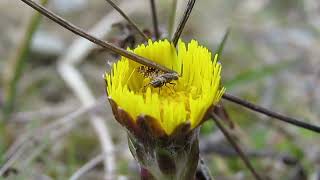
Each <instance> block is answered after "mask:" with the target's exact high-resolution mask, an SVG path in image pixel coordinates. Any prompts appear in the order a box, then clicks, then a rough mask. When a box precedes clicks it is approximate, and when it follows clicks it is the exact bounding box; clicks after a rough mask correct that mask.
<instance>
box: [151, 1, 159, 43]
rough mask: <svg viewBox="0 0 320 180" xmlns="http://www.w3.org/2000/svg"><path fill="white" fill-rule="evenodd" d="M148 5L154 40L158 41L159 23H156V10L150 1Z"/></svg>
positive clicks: (153, 2) (154, 4) (153, 3)
mask: <svg viewBox="0 0 320 180" xmlns="http://www.w3.org/2000/svg"><path fill="white" fill-rule="evenodd" d="M150 5H151V13H152V22H153V28H154V34H155V37H156V39H159V38H160V31H159V23H158V16H157V8H156V3H155V1H154V0H150Z"/></svg>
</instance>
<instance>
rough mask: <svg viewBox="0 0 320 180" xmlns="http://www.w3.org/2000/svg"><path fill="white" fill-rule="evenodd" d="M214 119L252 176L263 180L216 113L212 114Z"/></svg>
mask: <svg viewBox="0 0 320 180" xmlns="http://www.w3.org/2000/svg"><path fill="white" fill-rule="evenodd" d="M211 116H212V119H213V120H214V122H215V123H216V125H217V126H218V128H219V129H220V130H221V132H222V133H223V135H224V136H225V137H226V139H227V140H228V142H229V143H230V144H231V145H232V147H233V148H234V149H235V151H237V153H238V155H239V156H240V158H241V159H242V160H243V162H244V164H245V165H246V166H247V168H248V169H249V170H250V172H251V173H252V175H253V176H254V177H255V179H257V180H262V177H260V175H259V174H258V173H257V171H256V170H255V169H254V167H253V166H252V164H251V163H250V161H249V159H248V157H247V156H246V154H244V152H243V151H242V149H241V148H240V146H239V145H238V144H237V143H236V142H235V141H234V140H233V138H232V137H231V135H230V134H229V132H228V130H227V129H225V128H224V127H223V125H222V124H221V123H220V118H219V117H218V116H217V115H215V114H214V113H211Z"/></svg>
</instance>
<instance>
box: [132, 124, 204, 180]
mask: <svg viewBox="0 0 320 180" xmlns="http://www.w3.org/2000/svg"><path fill="white" fill-rule="evenodd" d="M198 135H199V130H198V129H195V130H194V131H191V132H190V133H188V134H185V135H182V136H181V135H180V136H178V137H173V138H164V139H158V138H157V139H156V138H150V137H147V136H146V137H145V138H142V139H141V138H137V137H135V136H133V135H132V134H130V133H128V144H129V148H130V151H131V153H132V155H133V157H134V158H135V159H136V160H137V161H138V162H139V164H140V165H141V167H142V169H141V179H145V180H151V179H152V180H153V179H154V180H160V179H168V180H190V178H191V179H193V178H194V177H195V173H196V170H197V165H198V161H199V141H198Z"/></svg>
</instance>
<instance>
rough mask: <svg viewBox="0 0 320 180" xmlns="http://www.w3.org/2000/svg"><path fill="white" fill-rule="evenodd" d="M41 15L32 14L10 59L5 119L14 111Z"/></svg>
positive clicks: (43, 2) (43, 0) (42, 0)
mask: <svg viewBox="0 0 320 180" xmlns="http://www.w3.org/2000/svg"><path fill="white" fill-rule="evenodd" d="M47 2H48V0H41V2H40V3H41V4H43V5H45V4H47ZM40 20H41V16H40V14H39V13H35V14H33V15H32V17H31V20H30V22H29V24H28V26H27V28H26V31H25V35H24V38H23V40H22V41H21V44H20V45H19V48H18V50H17V52H15V55H14V57H13V59H11V60H9V61H8V67H7V69H9V72H8V74H5V75H6V76H7V78H6V80H5V83H6V85H5V86H4V87H5V98H4V99H5V103H4V108H3V110H4V112H3V113H4V119H7V118H8V117H9V116H10V114H11V113H12V111H13V107H14V103H15V100H16V96H17V84H18V82H19V80H20V78H21V75H22V73H23V70H24V67H25V64H26V60H27V56H28V54H29V50H30V46H31V42H32V38H33V36H34V34H35V32H36V30H37V29H38V27H39V23H40Z"/></svg>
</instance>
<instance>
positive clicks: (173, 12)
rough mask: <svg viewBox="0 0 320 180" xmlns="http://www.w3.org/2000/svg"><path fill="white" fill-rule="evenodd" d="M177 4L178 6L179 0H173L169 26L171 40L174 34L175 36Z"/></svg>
mask: <svg viewBox="0 0 320 180" xmlns="http://www.w3.org/2000/svg"><path fill="white" fill-rule="evenodd" d="M177 4H178V0H172V6H171V7H172V8H171V13H170V16H169V24H168V31H169V38H172V34H173V28H174V24H175V19H176V15H177Z"/></svg>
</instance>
